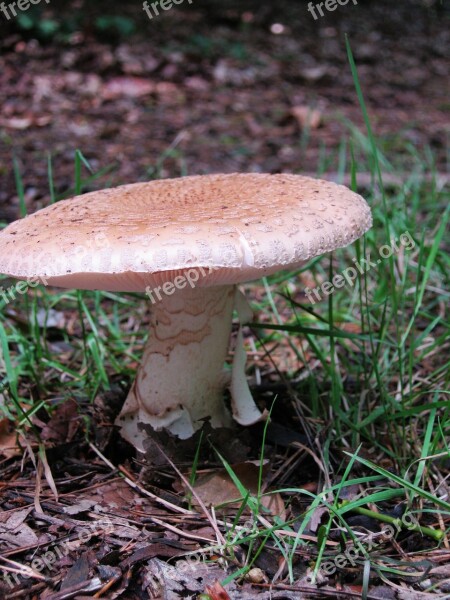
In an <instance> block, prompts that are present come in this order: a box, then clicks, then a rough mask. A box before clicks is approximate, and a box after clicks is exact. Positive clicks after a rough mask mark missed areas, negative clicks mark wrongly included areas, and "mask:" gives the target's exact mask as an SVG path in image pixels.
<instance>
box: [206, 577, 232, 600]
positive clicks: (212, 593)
mask: <svg viewBox="0 0 450 600" xmlns="http://www.w3.org/2000/svg"><path fill="white" fill-rule="evenodd" d="M205 592H206V593H207V594H208V596H209V597H210V598H211V600H231V599H230V596H229V595H228V594H227V592H226V590H225V589H224V587H223V586H222V584H221V583H220V582H219V581H215V582H214V584H213V585H207V586H206V587H205Z"/></svg>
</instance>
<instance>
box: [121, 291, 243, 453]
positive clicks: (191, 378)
mask: <svg viewBox="0 0 450 600" xmlns="http://www.w3.org/2000/svg"><path fill="white" fill-rule="evenodd" d="M235 287H236V286H234V285H224V286H214V287H209V288H192V289H191V288H189V287H188V288H185V289H183V290H176V291H175V293H174V294H173V295H171V296H163V297H162V300H161V302H158V303H156V304H154V305H153V306H152V308H151V315H150V335H149V339H148V342H147V345H146V347H145V350H144V356H143V360H142V363H141V366H140V367H139V370H138V373H137V376H136V379H135V381H134V383H133V386H132V388H131V390H130V392H129V395H128V397H127V399H126V401H125V404H124V406H123V409H122V412H121V413H120V415H119V417H118V420H117V424H118V425H120V426H121V428H122V431H121V433H122V435H123V437H124V438H125V439H127V440H128V441H129V442H130V443H132V444H134V445H135V446H136V447H137V448H138V449H139V450H141V451H143V450H144V447H143V440H144V439H145V437H146V434H145V431H143V430H142V428H139V427H138V424H139V423H142V424H149V425H151V426H152V427H153V428H154V429H155V430H160V429H162V428H165V429H167V430H169V431H170V432H171V433H173V434H175V435H177V436H178V437H180V438H181V439H186V438H188V437H190V436H191V435H192V434H193V433H194V431H196V430H197V429H199V428H200V427H201V426H202V424H203V422H204V421H205V420H207V419H209V420H210V423H211V425H212V426H213V427H224V426H229V425H230V424H231V419H230V415H229V412H228V411H227V409H226V408H225V405H224V402H223V389H224V387H225V382H226V380H225V377H224V374H223V366H224V363H225V359H226V356H227V352H228V345H229V339H230V333H231V324H232V316H233V306H234V300H235Z"/></svg>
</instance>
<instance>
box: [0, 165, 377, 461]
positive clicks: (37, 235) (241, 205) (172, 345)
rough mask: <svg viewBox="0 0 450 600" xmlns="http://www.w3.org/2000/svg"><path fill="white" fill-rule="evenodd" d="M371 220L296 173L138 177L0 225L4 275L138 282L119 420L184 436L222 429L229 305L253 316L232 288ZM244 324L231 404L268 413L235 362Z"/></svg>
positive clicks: (110, 286) (240, 412)
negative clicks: (142, 336) (142, 323)
mask: <svg viewBox="0 0 450 600" xmlns="http://www.w3.org/2000/svg"><path fill="white" fill-rule="evenodd" d="M370 226H371V212H370V209H369V207H368V206H367V204H366V202H365V201H364V200H363V198H361V197H360V196H359V195H357V194H356V193H354V192H351V191H350V190H348V189H347V188H345V187H344V186H341V185H337V184H335V183H330V182H327V181H322V180H318V179H313V178H309V177H303V176H299V175H284V174H282V175H281V174H280V175H268V174H230V175H203V176H192V177H182V178H178V179H167V180H159V181H152V182H148V183H136V184H132V185H125V186H121V187H117V188H113V189H105V190H102V191H97V192H91V193H88V194H84V195H82V196H77V197H75V198H72V199H69V200H64V201H61V202H58V203H57V204H53V205H51V206H49V207H47V208H44V209H42V210H39V211H38V212H36V213H34V214H32V215H30V216H27V217H25V218H24V219H22V220H19V221H16V222H14V223H12V224H11V225H9V226H8V227H7V228H6V229H4V230H3V232H1V233H0V272H2V273H5V274H7V275H9V276H12V277H16V278H18V279H26V278H36V277H39V278H41V279H45V280H46V281H47V282H48V284H49V285H54V286H58V287H63V288H78V289H89V290H108V291H133V292H146V294H147V296H148V298H149V300H150V303H151V308H150V334H149V338H148V342H147V345H146V347H145V350H144V355H143V360H142V363H141V366H140V367H139V369H138V372H137V375H136V379H135V381H134V383H133V385H132V387H131V390H130V392H129V395H128V397H127V399H126V401H125V404H124V406H123V409H122V411H121V414H120V415H119V417H118V420H117V423H118V424H119V425H120V427H121V433H122V435H123V437H125V438H126V439H127V440H128V441H130V442H131V443H133V444H134V445H135V447H136V448H138V449H139V450H143V448H144V439H145V437H146V433H145V428H144V427H141V426H140V424H143V425H146V424H147V425H151V426H152V427H153V428H154V429H155V430H160V429H163V428H165V429H167V430H169V431H170V432H172V433H173V434H175V435H177V436H178V437H180V438H188V437H190V436H191V435H192V434H193V433H194V431H195V430H197V429H199V428H200V427H201V425H202V423H203V422H204V421H205V420H208V419H209V420H210V423H211V425H212V426H213V427H221V426H228V425H229V424H230V422H231V419H230V414H229V412H228V410H227V408H226V407H225V404H224V402H223V396H222V394H223V389H224V387H225V385H226V379H225V378H224V375H223V367H224V363H225V360H226V356H227V351H228V346H229V339H230V332H231V325H232V317H233V310H235V309H237V312H238V314H239V316H240V321H241V324H243V323H245V322H248V321H249V320H251V311H249V310H248V308H247V307H246V306H245V303H244V302H243V298H242V295H241V294H240V292H238V290H237V284H239V283H242V282H248V281H251V280H255V279H258V278H260V277H263V276H266V275H270V274H272V273H275V272H276V271H279V270H282V269H294V268H298V267H299V266H301V265H303V264H304V263H305V262H306V261H307V260H309V259H310V258H312V257H314V256H317V255H320V254H323V253H324V252H327V251H330V250H334V249H335V248H339V247H342V246H346V245H348V244H350V243H351V242H353V241H354V240H356V239H357V238H358V237H360V236H361V235H362V234H363V233H364V232H365V231H366V230H367V229H368V228H369V227H370ZM244 366H245V353H244V351H243V348H242V330H241V328H240V330H239V334H238V347H237V348H236V351H235V355H234V361H233V365H232V373H231V384H230V390H231V408H232V414H233V417H234V419H235V420H236V421H238V422H239V423H240V424H242V425H249V424H252V423H255V422H256V421H258V420H259V419H262V418H264V417H265V415H264V414H262V413H261V412H260V410H259V409H258V408H257V407H256V405H255V403H254V401H253V399H252V397H251V394H250V391H249V389H248V385H247V381H246V378H245V372H244Z"/></svg>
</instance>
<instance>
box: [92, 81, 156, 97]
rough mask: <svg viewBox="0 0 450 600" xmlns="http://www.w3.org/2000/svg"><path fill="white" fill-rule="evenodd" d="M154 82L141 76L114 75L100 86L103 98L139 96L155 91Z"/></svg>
mask: <svg viewBox="0 0 450 600" xmlns="http://www.w3.org/2000/svg"><path fill="white" fill-rule="evenodd" d="M155 89H156V88H155V84H154V83H153V82H151V81H149V80H148V79H144V78H142V77H115V78H114V79H111V80H110V81H108V82H107V83H105V84H104V85H103V87H102V96H103V98H104V99H105V100H115V99H116V98H120V97H126V98H141V97H142V96H148V95H149V94H152V93H153V92H154V91H155Z"/></svg>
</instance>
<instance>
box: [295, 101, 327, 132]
mask: <svg viewBox="0 0 450 600" xmlns="http://www.w3.org/2000/svg"><path fill="white" fill-rule="evenodd" d="M291 115H292V116H293V117H294V118H295V119H296V120H297V122H298V124H299V125H300V127H301V128H302V129H317V128H318V127H320V124H321V121H322V113H321V112H320V111H319V110H317V109H315V108H311V107H309V106H294V107H292V108H291Z"/></svg>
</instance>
